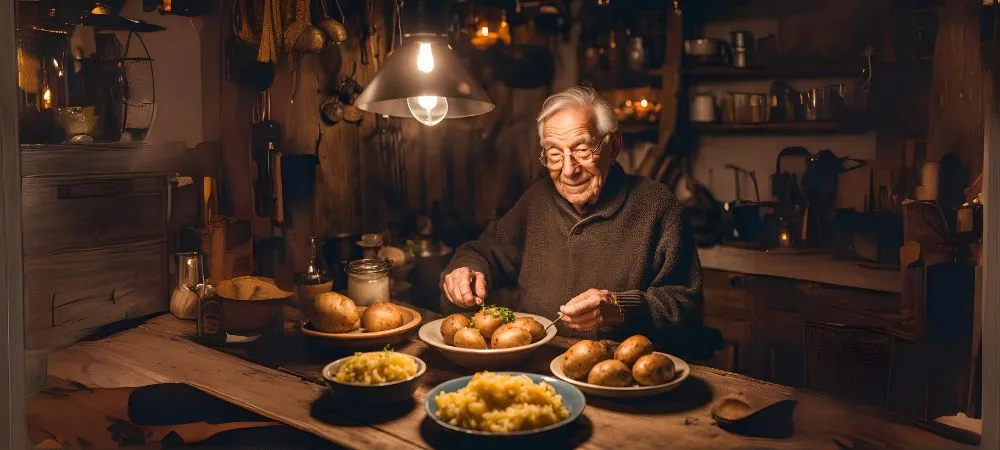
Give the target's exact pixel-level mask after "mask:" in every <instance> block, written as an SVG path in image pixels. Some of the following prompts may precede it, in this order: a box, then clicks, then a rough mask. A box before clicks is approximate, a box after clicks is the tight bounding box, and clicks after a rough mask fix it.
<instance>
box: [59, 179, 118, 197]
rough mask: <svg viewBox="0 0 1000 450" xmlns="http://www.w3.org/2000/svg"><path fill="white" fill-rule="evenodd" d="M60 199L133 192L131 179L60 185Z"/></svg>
mask: <svg viewBox="0 0 1000 450" xmlns="http://www.w3.org/2000/svg"><path fill="white" fill-rule="evenodd" d="M58 192H59V199H60V200H73V199H79V198H95V197H116V196H119V195H124V194H131V193H132V182H131V181H96V182H89V183H74V184H63V185H60V186H59V187H58Z"/></svg>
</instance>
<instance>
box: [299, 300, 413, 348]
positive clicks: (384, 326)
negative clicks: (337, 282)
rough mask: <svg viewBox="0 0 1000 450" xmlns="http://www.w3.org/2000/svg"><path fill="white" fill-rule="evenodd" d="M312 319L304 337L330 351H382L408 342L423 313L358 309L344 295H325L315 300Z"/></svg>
mask: <svg viewBox="0 0 1000 450" xmlns="http://www.w3.org/2000/svg"><path fill="white" fill-rule="evenodd" d="M314 309H315V311H314V312H313V315H312V317H311V318H310V319H309V321H308V322H306V323H305V324H303V325H302V333H303V334H305V335H306V336H309V337H312V338H314V339H316V341H317V342H320V343H322V344H323V345H325V346H328V347H335V348H352V349H355V348H356V349H362V348H380V347H383V346H386V345H395V344H398V343H400V342H402V341H403V340H404V339H406V336H407V334H409V333H410V332H411V331H412V330H413V329H414V328H416V327H417V325H420V321H421V316H420V313H419V312H418V311H417V310H415V309H413V308H410V307H407V306H404V305H400V304H397V303H391V302H379V303H375V304H373V305H370V306H357V305H355V304H354V301H353V300H351V299H350V298H348V297H347V296H345V295H342V294H339V293H336V292H324V293H322V294H320V295H318V296H316V300H315V301H314Z"/></svg>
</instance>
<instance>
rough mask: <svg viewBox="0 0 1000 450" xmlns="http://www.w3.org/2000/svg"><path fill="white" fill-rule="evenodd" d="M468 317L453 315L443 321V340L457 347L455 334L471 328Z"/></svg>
mask: <svg viewBox="0 0 1000 450" xmlns="http://www.w3.org/2000/svg"><path fill="white" fill-rule="evenodd" d="M469 325H470V321H469V318H468V317H465V316H463V315H461V314H452V315H450V316H448V317H445V318H444V320H442V321H441V338H442V339H444V343H445V344H448V345H455V333H458V330H461V329H462V328H469Z"/></svg>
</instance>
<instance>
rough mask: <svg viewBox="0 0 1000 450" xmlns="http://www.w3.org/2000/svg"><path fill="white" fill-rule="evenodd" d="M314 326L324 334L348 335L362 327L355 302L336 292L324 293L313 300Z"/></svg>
mask: <svg viewBox="0 0 1000 450" xmlns="http://www.w3.org/2000/svg"><path fill="white" fill-rule="evenodd" d="M313 308H314V314H313V317H312V324H313V326H314V327H316V330H318V331H321V332H323V333H346V332H348V331H354V330H357V329H358V327H360V326H361V319H360V317H358V307H357V305H355V304H354V300H351V299H350V298H347V297H346V296H343V295H340V294H338V293H336V292H323V293H321V294H319V295H317V296H316V298H315V299H313Z"/></svg>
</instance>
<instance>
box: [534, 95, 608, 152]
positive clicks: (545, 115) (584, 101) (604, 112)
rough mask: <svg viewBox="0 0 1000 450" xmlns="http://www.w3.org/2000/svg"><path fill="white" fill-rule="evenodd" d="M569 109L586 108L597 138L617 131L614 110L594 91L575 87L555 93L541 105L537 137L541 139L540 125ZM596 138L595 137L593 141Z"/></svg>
mask: <svg viewBox="0 0 1000 450" xmlns="http://www.w3.org/2000/svg"><path fill="white" fill-rule="evenodd" d="M569 108H586V109H587V110H589V111H590V120H591V123H592V125H593V126H594V128H595V131H596V132H597V136H604V135H606V134H610V133H613V132H615V131H618V119H617V118H616V117H615V109H614V108H612V107H611V104H610V103H608V101H607V100H605V99H604V98H603V97H601V96H600V95H598V94H597V92H596V91H594V90H593V89H591V88H589V87H585V86H576V87H571V88H569V89H566V90H565V91H562V92H556V93H555V94H552V95H550V96H549V98H547V99H545V103H542V111H541V112H539V113H538V119H536V121H537V122H538V137H539V139H540V138H541V137H542V125H543V124H544V123H545V121H546V120H548V119H549V117H552V116H553V115H554V114H555V113H557V112H559V111H563V110H565V109H569ZM596 138H597V137H596V136H595V139H596Z"/></svg>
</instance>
